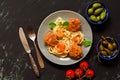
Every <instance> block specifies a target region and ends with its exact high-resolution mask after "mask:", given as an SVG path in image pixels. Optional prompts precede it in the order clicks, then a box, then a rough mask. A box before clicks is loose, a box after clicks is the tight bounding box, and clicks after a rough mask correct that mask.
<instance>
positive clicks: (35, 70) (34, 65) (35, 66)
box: [29, 53, 40, 77]
mask: <svg viewBox="0 0 120 80" xmlns="http://www.w3.org/2000/svg"><path fill="white" fill-rule="evenodd" d="M29 58H30V61H31V64H32V68H33V70H34V72H35V75H36V76H37V77H39V76H40V74H39V70H38V67H37V65H36V63H35V60H34V58H33V56H32V55H31V54H30V53H29Z"/></svg>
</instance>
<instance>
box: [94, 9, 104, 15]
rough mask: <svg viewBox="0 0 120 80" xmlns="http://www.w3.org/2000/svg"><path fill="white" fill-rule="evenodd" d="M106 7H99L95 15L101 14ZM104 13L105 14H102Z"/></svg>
mask: <svg viewBox="0 0 120 80" xmlns="http://www.w3.org/2000/svg"><path fill="white" fill-rule="evenodd" d="M103 10H104V9H103V8H98V9H96V10H95V11H94V15H99V14H100V13H101V12H102V11H103ZM102 15H103V14H102Z"/></svg>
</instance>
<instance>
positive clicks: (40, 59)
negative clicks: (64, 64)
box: [34, 41, 45, 68]
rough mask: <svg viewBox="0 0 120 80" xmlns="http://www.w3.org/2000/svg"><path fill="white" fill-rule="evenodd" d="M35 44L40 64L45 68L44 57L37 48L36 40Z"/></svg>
mask: <svg viewBox="0 0 120 80" xmlns="http://www.w3.org/2000/svg"><path fill="white" fill-rule="evenodd" d="M34 46H35V51H36V55H37V59H38V63H39V66H40V67H41V68H44V67H45V65H44V62H43V59H42V57H41V55H40V52H39V50H38V48H37V45H36V43H35V41H34Z"/></svg>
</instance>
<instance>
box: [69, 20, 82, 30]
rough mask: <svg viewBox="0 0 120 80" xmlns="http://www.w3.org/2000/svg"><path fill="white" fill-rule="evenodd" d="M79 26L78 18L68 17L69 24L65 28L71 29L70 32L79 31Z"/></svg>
mask: <svg viewBox="0 0 120 80" xmlns="http://www.w3.org/2000/svg"><path fill="white" fill-rule="evenodd" d="M80 28H81V25H80V20H79V19H77V18H71V19H69V25H68V27H67V29H68V30H69V31H72V32H75V31H79V30H80Z"/></svg>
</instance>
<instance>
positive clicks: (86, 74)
mask: <svg viewBox="0 0 120 80" xmlns="http://www.w3.org/2000/svg"><path fill="white" fill-rule="evenodd" d="M94 75H95V73H94V71H93V70H92V69H88V70H87V71H86V73H85V76H86V78H89V79H91V78H93V77H94Z"/></svg>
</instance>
